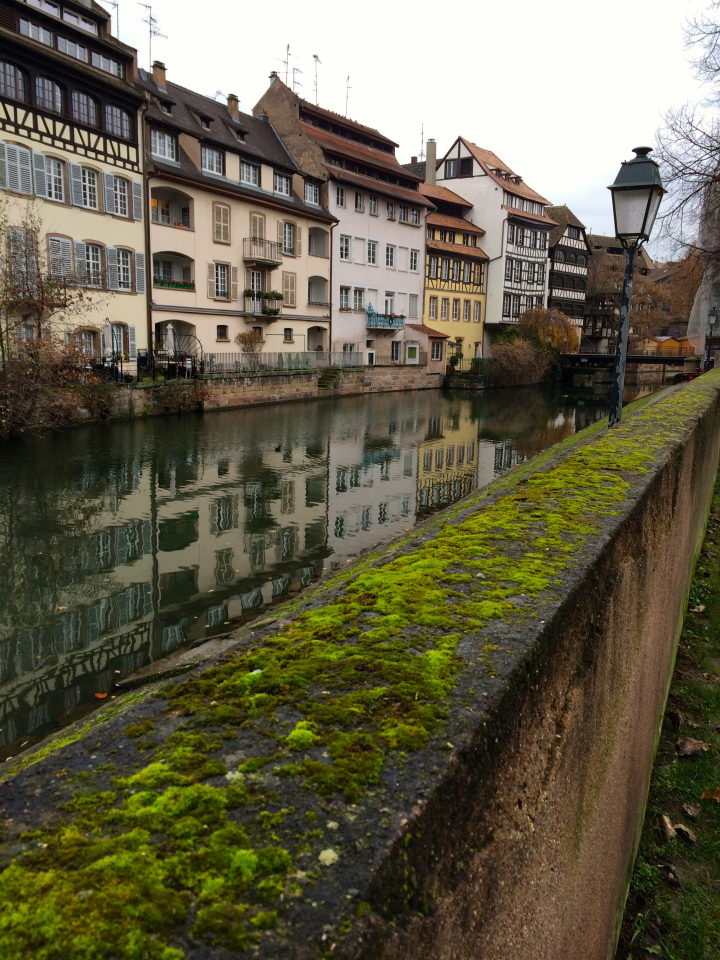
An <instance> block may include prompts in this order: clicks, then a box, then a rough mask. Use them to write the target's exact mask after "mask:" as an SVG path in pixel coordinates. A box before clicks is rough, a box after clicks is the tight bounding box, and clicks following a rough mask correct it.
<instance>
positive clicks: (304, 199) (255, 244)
mask: <svg viewBox="0 0 720 960" xmlns="http://www.w3.org/2000/svg"><path fill="white" fill-rule="evenodd" d="M141 74H142V77H143V81H144V83H145V86H146V89H147V92H148V99H149V104H148V109H147V114H146V124H147V135H146V140H147V144H146V148H147V152H148V154H149V157H148V176H149V181H148V182H149V190H150V205H151V231H150V236H151V239H150V246H151V250H152V272H153V280H152V284H153V286H152V294H151V296H152V301H151V307H152V321H153V327H154V336H155V343H156V348H157V349H158V350H159V351H162V350H166V351H167V352H172V351H173V348H174V349H175V352H181V353H189V354H196V355H198V354H199V353H200V351H202V354H203V356H205V357H207V355H208V354H212V353H229V352H237V351H239V350H240V349H241V348H240V347H239V346H238V344H237V343H235V342H234V341H235V337H236V336H237V335H238V334H239V333H242V332H244V331H255V332H256V333H257V334H258V335H259V336H260V337H262V341H263V342H262V351H263V352H265V353H295V352H305V351H320V350H329V349H330V348H329V343H330V335H329V328H330V249H331V242H330V228H331V226H332V224H333V222H334V217H332V216H331V215H330V214H329V213H328V212H327V210H325V209H324V208H323V206H322V205H321V202H320V191H319V188H317V187H315V186H314V185H313V184H306V183H305V181H304V179H303V177H302V176H301V174H300V173H299V168H298V167H297V165H296V164H295V162H294V161H293V159H292V158H291V157H290V155H289V154H288V152H287V151H286V150H285V148H284V146H283V144H282V142H281V141H280V139H279V138H278V136H277V134H276V133H275V131H274V129H273V127H272V125H271V124H270V123H269V122H267V118H265V119H263V118H254V117H250V116H247V115H246V114H241V113H240V111H239V109H238V99H237V97H235V96H234V95H230V96H228V98H227V103H219V102H217V101H216V100H211V99H209V98H208V97H203V96H201V95H200V94H197V93H193V92H192V91H191V90H186V89H185V88H184V87H180V86H178V85H177V84H174V83H168V81H167V79H166V70H165V67H164V65H163V64H160V63H155V64H154V66H153V73H152V76H151V75H149V74H146V73H145V72H144V71H142V72H141ZM274 293H276V294H279V295H280V296H279V297H277V298H274V297H273V296H272V294H274Z"/></svg>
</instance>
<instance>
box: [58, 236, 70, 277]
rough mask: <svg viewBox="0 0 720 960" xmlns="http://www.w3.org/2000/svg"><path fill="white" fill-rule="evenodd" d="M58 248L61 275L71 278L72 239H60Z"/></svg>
mask: <svg viewBox="0 0 720 960" xmlns="http://www.w3.org/2000/svg"><path fill="white" fill-rule="evenodd" d="M60 249H61V251H62V275H63V277H66V278H67V279H68V280H71V279H72V275H73V249H72V240H65V239H63V240H61V241H60Z"/></svg>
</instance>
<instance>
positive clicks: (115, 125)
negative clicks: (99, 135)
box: [105, 106, 131, 140]
mask: <svg viewBox="0 0 720 960" xmlns="http://www.w3.org/2000/svg"><path fill="white" fill-rule="evenodd" d="M105 129H106V130H107V131H108V133H112V134H113V136H116V137H122V138H123V139H124V140H129V139H130V136H131V124H130V114H129V113H128V112H127V110H122V109H121V108H120V107H113V106H108V107H105Z"/></svg>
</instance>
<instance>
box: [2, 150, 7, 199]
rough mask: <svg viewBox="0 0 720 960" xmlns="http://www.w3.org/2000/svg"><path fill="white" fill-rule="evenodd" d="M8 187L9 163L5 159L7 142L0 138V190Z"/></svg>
mask: <svg viewBox="0 0 720 960" xmlns="http://www.w3.org/2000/svg"><path fill="white" fill-rule="evenodd" d="M5 189H7V163H6V161H5V144H4V143H3V142H2V140H0V190H5Z"/></svg>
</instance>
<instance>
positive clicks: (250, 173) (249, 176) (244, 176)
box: [203, 147, 260, 187]
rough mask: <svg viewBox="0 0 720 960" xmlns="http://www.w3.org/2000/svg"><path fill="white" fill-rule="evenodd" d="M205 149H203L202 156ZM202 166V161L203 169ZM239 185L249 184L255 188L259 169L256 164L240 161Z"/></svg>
mask: <svg viewBox="0 0 720 960" xmlns="http://www.w3.org/2000/svg"><path fill="white" fill-rule="evenodd" d="M205 149H206V148H205V147H203V155H204V151H205ZM215 152H217V151H215ZM204 166H205V164H204V161H203V168H204ZM240 183H249V184H250V185H251V186H253V187H257V186H258V184H259V183H260V167H259V166H258V165H257V164H256V163H248V162H247V161H246V160H242V161H241V163H240Z"/></svg>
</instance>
